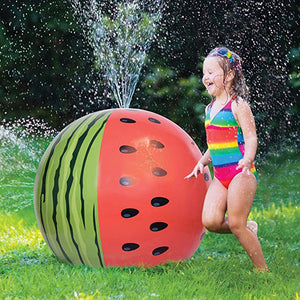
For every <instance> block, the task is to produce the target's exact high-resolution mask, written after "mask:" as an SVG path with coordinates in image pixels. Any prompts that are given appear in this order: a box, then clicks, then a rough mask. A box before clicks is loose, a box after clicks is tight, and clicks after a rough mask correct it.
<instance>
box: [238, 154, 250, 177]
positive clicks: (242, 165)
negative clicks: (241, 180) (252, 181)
mask: <svg viewBox="0 0 300 300" xmlns="http://www.w3.org/2000/svg"><path fill="white" fill-rule="evenodd" d="M251 165H252V162H251V160H250V159H248V158H245V157H244V158H242V159H240V160H239V163H238V166H237V167H236V169H237V170H238V169H243V170H242V172H243V173H247V174H248V175H250V174H251V172H250V170H251Z"/></svg>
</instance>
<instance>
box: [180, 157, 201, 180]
mask: <svg viewBox="0 0 300 300" xmlns="http://www.w3.org/2000/svg"><path fill="white" fill-rule="evenodd" d="M203 170H204V165H203V164H202V163H201V162H200V160H199V161H198V163H197V164H196V166H195V168H194V170H193V172H192V173H190V174H189V175H187V176H185V177H184V179H189V178H191V177H193V176H195V177H196V178H197V176H198V173H199V172H200V173H201V174H202V173H203Z"/></svg>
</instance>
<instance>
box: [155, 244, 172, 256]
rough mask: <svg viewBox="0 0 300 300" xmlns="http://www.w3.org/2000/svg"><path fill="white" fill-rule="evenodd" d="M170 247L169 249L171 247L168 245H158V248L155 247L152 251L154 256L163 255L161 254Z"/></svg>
mask: <svg viewBox="0 0 300 300" xmlns="http://www.w3.org/2000/svg"><path fill="white" fill-rule="evenodd" d="M168 249H169V247H166V246H164V247H158V248H156V249H154V250H153V251H152V254H153V255H154V256H157V255H161V254H163V253H164V252H166V251H167V250H168Z"/></svg>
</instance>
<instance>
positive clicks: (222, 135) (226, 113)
mask: <svg viewBox="0 0 300 300" xmlns="http://www.w3.org/2000/svg"><path fill="white" fill-rule="evenodd" d="M234 98H235V97H233V98H232V99H231V100H230V101H229V102H228V103H227V104H226V105H225V106H224V107H223V108H222V109H221V110H220V111H219V112H218V113H217V114H216V115H215V116H214V118H213V119H212V120H211V119H210V111H211V106H210V107H209V108H208V110H207V114H206V117H205V130H206V140H207V145H208V149H209V152H210V156H211V159H212V164H213V167H214V175H215V177H216V178H217V179H218V180H219V181H220V182H221V183H222V184H223V186H224V187H226V188H228V186H229V184H230V182H231V181H232V179H233V178H234V177H235V176H236V175H237V174H239V173H241V172H242V169H238V170H236V167H237V166H238V162H239V160H240V159H242V158H243V157H244V153H245V146H244V145H245V142H244V136H243V132H242V129H241V127H240V126H239V125H238V123H237V121H236V119H235V117H234V115H233V113H232V110H231V103H232V100H233V99H234ZM250 171H251V172H252V173H253V174H254V175H255V177H256V178H257V173H256V170H255V167H254V164H252V166H251V170H250Z"/></svg>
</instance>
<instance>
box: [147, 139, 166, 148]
mask: <svg viewBox="0 0 300 300" xmlns="http://www.w3.org/2000/svg"><path fill="white" fill-rule="evenodd" d="M150 145H151V146H152V147H153V148H158V149H162V148H165V145H164V144H162V143H161V142H159V141H156V140H152V141H150Z"/></svg>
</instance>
